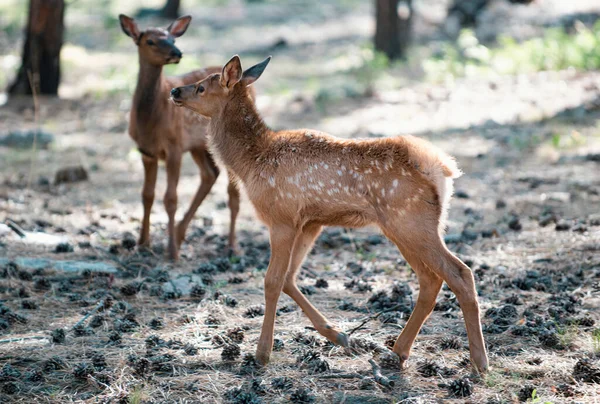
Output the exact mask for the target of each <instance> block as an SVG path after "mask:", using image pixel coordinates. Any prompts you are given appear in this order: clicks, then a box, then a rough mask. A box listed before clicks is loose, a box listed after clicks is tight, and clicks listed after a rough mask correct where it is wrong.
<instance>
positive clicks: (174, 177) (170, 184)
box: [163, 151, 181, 261]
mask: <svg viewBox="0 0 600 404" xmlns="http://www.w3.org/2000/svg"><path fill="white" fill-rule="evenodd" d="M180 172H181V152H180V151H175V152H170V153H169V154H168V155H167V191H166V192H165V198H164V201H163V202H164V204H165V210H166V211H167V215H168V216H169V224H168V232H169V258H170V259H172V260H174V261H177V260H178V259H179V245H178V243H177V237H176V233H175V212H176V211H177V184H178V183H179V174H180Z"/></svg>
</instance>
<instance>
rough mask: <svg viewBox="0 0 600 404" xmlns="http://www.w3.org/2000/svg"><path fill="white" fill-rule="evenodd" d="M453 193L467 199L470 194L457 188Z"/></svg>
mask: <svg viewBox="0 0 600 404" xmlns="http://www.w3.org/2000/svg"><path fill="white" fill-rule="evenodd" d="M454 195H455V196H456V197H457V198H459V199H469V198H470V196H469V194H468V193H467V192H466V191H463V190H462V189H459V190H457V191H456V192H455V193H454Z"/></svg>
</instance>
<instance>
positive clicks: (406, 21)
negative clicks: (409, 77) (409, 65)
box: [375, 0, 412, 60]
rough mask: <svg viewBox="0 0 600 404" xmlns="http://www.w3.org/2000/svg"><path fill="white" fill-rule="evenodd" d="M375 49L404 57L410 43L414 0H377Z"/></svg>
mask: <svg viewBox="0 0 600 404" xmlns="http://www.w3.org/2000/svg"><path fill="white" fill-rule="evenodd" d="M375 20H376V28H375V49H376V50H378V51H380V52H383V53H385V54H386V56H387V57H388V58H389V59H391V60H394V59H404V58H405V57H406V51H407V49H408V47H409V45H410V36H411V35H410V33H411V21H412V0H405V1H402V2H399V1H398V0H375Z"/></svg>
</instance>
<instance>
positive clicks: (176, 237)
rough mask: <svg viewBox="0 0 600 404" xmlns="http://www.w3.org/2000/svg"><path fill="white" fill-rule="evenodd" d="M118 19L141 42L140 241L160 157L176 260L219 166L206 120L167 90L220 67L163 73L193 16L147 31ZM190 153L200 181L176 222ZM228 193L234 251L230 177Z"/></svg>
mask: <svg viewBox="0 0 600 404" xmlns="http://www.w3.org/2000/svg"><path fill="white" fill-rule="evenodd" d="M119 18H120V20H121V25H122V28H123V31H124V32H125V33H126V34H127V35H129V36H131V37H132V38H133V39H134V42H135V43H136V44H137V46H138V54H139V63H140V71H139V75H138V82H137V86H136V89H135V93H134V96H133V104H132V108H131V113H130V121H129V135H130V136H131V138H132V139H133V140H134V141H135V142H136V144H137V146H138V149H139V150H140V152H141V153H142V161H143V163H144V174H145V175H144V186H143V190H142V201H143V205H144V218H143V220H142V228H141V231H140V238H139V244H140V245H148V244H149V242H150V211H151V209H152V204H153V202H154V188H155V184H156V175H157V170H158V160H165V161H166V168H167V191H166V193H165V197H164V204H165V208H166V210H167V214H168V216H169V224H168V232H169V256H170V258H171V259H175V260H176V259H177V258H178V256H179V248H180V246H181V243H182V241H183V240H184V238H185V232H186V229H187V227H188V225H189V223H190V222H191V220H192V219H193V216H194V214H195V213H196V210H197V209H198V207H199V206H200V204H201V203H202V201H203V200H204V198H205V197H206V195H207V194H208V193H209V192H210V189H211V188H212V186H213V184H214V183H215V181H216V180H217V177H218V175H219V169H218V168H217V166H216V164H215V163H214V161H213V159H212V156H211V155H210V154H209V153H208V145H207V138H206V132H207V130H208V119H206V118H203V117H201V116H198V115H197V114H193V113H191V112H189V111H186V110H182V109H181V108H175V107H174V106H173V104H172V103H171V102H169V92H170V91H171V89H172V88H173V87H176V86H182V85H185V84H189V83H193V82H196V81H198V80H201V79H203V78H205V77H206V76H207V75H209V74H211V73H216V72H219V71H220V70H221V69H220V68H217V67H209V68H205V69H201V70H196V71H193V72H190V73H187V74H185V75H182V76H178V77H165V76H164V75H163V73H162V69H163V65H165V64H169V63H178V62H179V59H180V58H181V52H180V51H179V49H177V48H176V47H175V45H174V42H175V37H177V36H181V35H182V34H183V33H184V32H185V30H186V29H187V25H188V24H189V22H190V20H191V18H190V17H181V18H179V19H177V20H176V21H175V22H173V24H171V26H170V27H169V28H168V29H167V30H163V29H158V28H149V29H147V30H146V31H144V32H140V31H139V29H138V28H137V25H136V23H135V22H134V21H133V20H132V19H131V18H129V17H126V16H120V17H119ZM188 151H189V152H190V153H191V154H192V157H193V159H194V162H195V163H196V164H197V165H198V168H199V169H200V177H201V183H200V186H199V188H198V190H197V192H196V195H195V196H194V199H193V201H192V204H191V206H190V208H189V209H188V211H187V212H186V213H185V215H184V217H183V219H182V220H181V221H180V222H179V223H178V224H177V225H175V212H176V210H177V183H178V181H179V175H180V170H181V159H182V156H183V154H184V153H186V152H188ZM228 192H229V208H230V210H231V224H230V234H229V245H230V247H231V248H232V249H235V221H236V217H237V213H238V211H239V192H238V189H237V186H236V184H235V182H234V181H233V180H231V179H230V183H229V187H228Z"/></svg>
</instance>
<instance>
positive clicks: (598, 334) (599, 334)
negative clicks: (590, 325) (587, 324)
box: [592, 328, 600, 355]
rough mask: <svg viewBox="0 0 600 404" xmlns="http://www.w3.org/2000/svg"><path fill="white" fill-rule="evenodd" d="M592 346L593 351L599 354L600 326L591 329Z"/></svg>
mask: <svg viewBox="0 0 600 404" xmlns="http://www.w3.org/2000/svg"><path fill="white" fill-rule="evenodd" d="M592 346H593V347H594V353H595V354H596V355H598V354H600V328H596V329H595V330H594V331H592Z"/></svg>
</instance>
